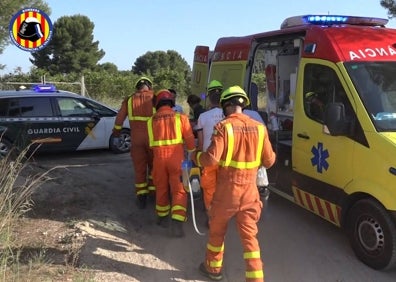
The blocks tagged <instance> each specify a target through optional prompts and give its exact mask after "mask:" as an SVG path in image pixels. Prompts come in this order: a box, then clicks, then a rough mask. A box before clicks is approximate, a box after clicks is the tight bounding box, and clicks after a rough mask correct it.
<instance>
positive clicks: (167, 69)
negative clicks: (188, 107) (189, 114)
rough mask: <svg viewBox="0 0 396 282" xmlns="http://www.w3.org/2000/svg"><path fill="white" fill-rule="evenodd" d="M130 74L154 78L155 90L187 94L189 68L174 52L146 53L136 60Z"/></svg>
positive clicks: (189, 76)
mask: <svg viewBox="0 0 396 282" xmlns="http://www.w3.org/2000/svg"><path fill="white" fill-rule="evenodd" d="M132 72H133V73H134V74H137V75H148V76H151V77H154V84H155V85H157V88H174V89H176V91H177V92H179V93H185V94H186V95H187V94H188V93H189V84H190V81H191V69H190V66H189V64H188V63H187V62H186V60H185V59H184V58H183V57H182V56H181V55H180V54H179V53H178V52H176V51H174V50H168V51H166V52H165V51H154V52H147V53H146V54H144V55H142V56H140V57H139V58H137V59H136V61H135V64H134V65H133V66H132Z"/></svg>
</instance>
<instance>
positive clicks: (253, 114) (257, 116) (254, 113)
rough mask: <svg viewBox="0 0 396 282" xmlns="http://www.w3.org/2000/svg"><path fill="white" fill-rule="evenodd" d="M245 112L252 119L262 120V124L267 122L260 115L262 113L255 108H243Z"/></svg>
mask: <svg viewBox="0 0 396 282" xmlns="http://www.w3.org/2000/svg"><path fill="white" fill-rule="evenodd" d="M243 113H244V114H245V115H248V116H249V117H251V118H252V119H254V120H257V121H258V122H261V123H262V124H264V125H265V122H264V120H263V118H262V117H261V116H260V114H259V113H258V112H257V111H253V110H250V109H243Z"/></svg>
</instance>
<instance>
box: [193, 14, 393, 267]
mask: <svg viewBox="0 0 396 282" xmlns="http://www.w3.org/2000/svg"><path fill="white" fill-rule="evenodd" d="M387 22H388V20H387V19H380V18H368V17H355V16H342V15H304V16H295V17H290V18H287V19H285V20H284V21H283V23H282V24H281V27H280V29H279V30H275V31H269V32H263V33H259V34H253V35H248V36H242V37H226V38H220V39H219V40H218V41H217V43H216V46H215V48H214V49H213V50H210V48H209V47H207V46H197V47H196V50H195V56H194V66H193V78H192V89H193V91H194V92H195V94H200V93H201V92H205V86H206V85H207V82H208V81H210V80H212V79H216V80H219V81H221V82H222V83H223V85H224V86H225V87H228V86H232V85H240V86H242V87H244V89H245V91H246V92H248V93H249V96H250V99H251V105H252V107H253V109H254V110H258V111H259V112H260V113H262V115H263V116H264V117H265V118H266V121H267V126H268V129H269V134H270V137H271V140H272V144H273V147H274V149H275V150H276V153H277V162H276V164H275V165H274V166H273V167H272V168H271V169H269V170H268V176H269V182H270V187H269V188H270V189H271V190H272V191H273V192H275V193H277V194H279V195H281V196H282V197H285V198H287V199H289V200H291V201H293V202H295V203H296V204H298V205H300V206H301V207H304V208H305V209H307V210H309V211H311V212H313V213H315V214H316V215H318V216H320V217H322V218H324V219H326V220H327V221H329V222H331V223H333V224H335V225H336V226H339V227H341V228H342V229H344V230H345V231H346V233H347V235H348V237H349V239H350V243H351V246H352V248H353V250H354V252H355V254H356V256H357V257H358V258H359V259H360V260H361V261H362V262H364V263H365V264H366V265H368V266H370V267H372V268H374V269H379V270H380V269H383V270H385V269H390V268H392V267H395V266H396V29H391V28H387V27H386V26H385V25H386V24H387Z"/></svg>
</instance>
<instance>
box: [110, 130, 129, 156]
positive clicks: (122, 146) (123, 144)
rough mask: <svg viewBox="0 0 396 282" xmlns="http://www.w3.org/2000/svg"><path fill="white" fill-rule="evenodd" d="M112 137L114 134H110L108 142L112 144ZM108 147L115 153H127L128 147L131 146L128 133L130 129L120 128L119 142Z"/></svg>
mask: <svg viewBox="0 0 396 282" xmlns="http://www.w3.org/2000/svg"><path fill="white" fill-rule="evenodd" d="M113 138H114V136H113V135H112V136H111V137H110V144H114V143H113ZM110 148H111V150H112V151H113V152H114V153H116V154H123V153H128V152H129V150H130V148H131V134H130V131H129V130H128V129H123V130H121V133H120V142H119V143H118V145H117V146H114V145H110Z"/></svg>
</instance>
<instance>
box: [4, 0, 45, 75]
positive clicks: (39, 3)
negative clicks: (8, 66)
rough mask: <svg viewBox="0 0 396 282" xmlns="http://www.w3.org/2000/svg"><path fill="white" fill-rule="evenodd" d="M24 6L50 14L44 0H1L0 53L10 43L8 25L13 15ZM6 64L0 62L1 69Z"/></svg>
mask: <svg viewBox="0 0 396 282" xmlns="http://www.w3.org/2000/svg"><path fill="white" fill-rule="evenodd" d="M24 7H34V8H37V9H40V10H42V11H44V12H45V13H46V14H47V15H50V13H51V10H50V8H49V7H48V5H47V3H45V2H44V1H43V0H1V1H0V55H1V54H3V51H4V48H5V47H6V46H7V45H8V44H10V37H9V34H8V27H9V24H10V21H11V19H12V16H13V15H14V14H15V13H17V12H18V11H19V10H20V9H22V8H24ZM3 68H4V65H1V64H0V69H3Z"/></svg>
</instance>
